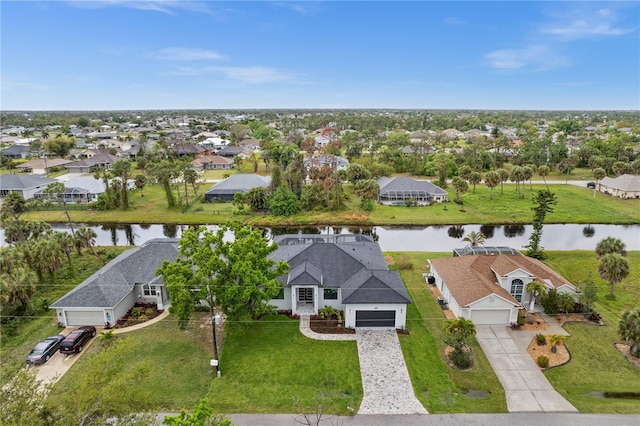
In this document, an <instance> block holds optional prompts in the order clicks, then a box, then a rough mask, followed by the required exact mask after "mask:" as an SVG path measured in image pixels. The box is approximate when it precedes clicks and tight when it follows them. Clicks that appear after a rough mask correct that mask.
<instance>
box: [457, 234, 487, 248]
mask: <svg viewBox="0 0 640 426" xmlns="http://www.w3.org/2000/svg"><path fill="white" fill-rule="evenodd" d="M486 239H487V237H486V236H485V235H484V234H483V233H482V232H476V231H471V232H469V234H468V235H467V236H466V237H464V238H463V239H462V241H464V242H465V243H469V244H468V245H470V246H471V247H476V246H481V245H484V242H485V240H486Z"/></svg>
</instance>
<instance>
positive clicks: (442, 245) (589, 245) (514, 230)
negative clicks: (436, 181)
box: [0, 223, 640, 252]
mask: <svg viewBox="0 0 640 426" xmlns="http://www.w3.org/2000/svg"><path fill="white" fill-rule="evenodd" d="M51 226H52V228H53V229H54V230H56V231H63V232H68V233H71V228H70V227H69V226H68V225H67V224H62V223H54V224H51ZM73 226H74V228H75V229H78V228H79V227H80V226H82V224H74V225H73ZM85 226H87V227H88V228H91V229H93V230H94V231H95V232H96V235H97V238H96V244H97V245H99V246H109V245H138V246H139V245H141V244H143V243H144V242H145V241H148V240H150V239H153V238H180V236H181V235H182V232H183V231H184V230H185V229H188V228H189V227H190V226H191V225H166V224H165V225H160V224H157V225H148V224H147V225H139V224H103V225H85ZM206 228H207V229H211V230H217V229H218V227H217V226H215V225H208V226H206ZM500 228H503V229H502V230H500ZM471 231H476V232H482V233H483V234H484V235H485V237H486V241H485V245H487V246H507V247H512V248H515V249H518V250H521V249H522V248H523V247H524V246H525V245H527V244H528V243H529V241H528V239H529V236H530V234H531V231H532V227H531V225H455V226H442V225H439V226H422V227H417V226H414V227H407V226H403V227H385V226H375V227H360V226H349V227H342V226H328V227H284V228H264V231H263V232H264V235H265V236H267V237H268V238H271V237H272V236H275V235H282V234H337V233H340V234H345V233H355V234H365V235H371V236H372V237H373V238H374V240H376V241H378V242H379V243H380V246H381V248H382V250H384V251H446V252H450V251H452V250H453V249H454V248H460V247H464V246H465V245H466V244H467V243H465V242H463V241H462V238H463V237H464V236H465V235H466V234H468V233H469V232H471ZM595 235H597V236H598V238H593V237H594V236H595ZM607 236H612V237H615V238H619V239H621V240H622V241H623V242H624V243H625V244H626V246H627V249H628V250H640V225H587V226H585V225H572V224H565V225H545V226H544V229H543V234H542V241H541V244H542V246H543V247H544V248H545V249H547V250H595V246H596V244H597V243H598V240H601V239H602V238H605V237H607ZM0 244H1V245H6V242H5V235H4V230H3V229H1V228H0Z"/></svg>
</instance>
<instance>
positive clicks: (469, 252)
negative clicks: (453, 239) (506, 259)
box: [453, 246, 522, 257]
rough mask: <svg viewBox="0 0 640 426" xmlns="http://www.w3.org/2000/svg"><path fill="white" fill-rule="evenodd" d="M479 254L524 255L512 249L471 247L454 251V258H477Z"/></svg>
mask: <svg viewBox="0 0 640 426" xmlns="http://www.w3.org/2000/svg"><path fill="white" fill-rule="evenodd" d="M478 254H487V255H496V254H522V253H520V252H519V251H518V250H516V249H514V248H511V247H484V246H469V247H464V248H457V249H453V257H457V256H475V255H478Z"/></svg>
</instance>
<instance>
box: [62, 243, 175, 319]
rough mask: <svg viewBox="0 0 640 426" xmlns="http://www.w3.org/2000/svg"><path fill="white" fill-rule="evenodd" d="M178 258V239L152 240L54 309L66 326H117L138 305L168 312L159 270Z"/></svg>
mask: <svg viewBox="0 0 640 426" xmlns="http://www.w3.org/2000/svg"><path fill="white" fill-rule="evenodd" d="M177 257H178V240H177V239H169V238H160V239H153V240H149V241H147V242H146V243H144V244H143V245H142V246H140V247H136V248H133V249H131V250H127V251H125V252H124V253H122V254H121V255H120V256H118V257H116V258H115V259H113V260H112V261H111V262H109V263H108V264H107V265H106V266H104V267H103V268H102V269H100V270H99V271H98V272H96V273H95V274H93V275H92V276H90V277H89V278H87V279H86V280H85V281H84V282H83V283H82V284H80V285H79V286H77V287H76V288H74V289H73V290H71V291H70V292H68V293H67V294H65V295H64V296H62V297H61V298H60V299H58V300H56V301H55V302H54V303H52V304H51V306H50V307H51V308H52V309H55V310H56V315H57V317H58V322H59V323H60V324H62V325H63V326H65V327H69V326H76V325H93V326H104V325H106V324H109V325H114V324H116V321H117V320H118V319H120V318H122V317H123V316H124V315H125V314H126V313H127V311H128V310H129V309H131V307H133V306H134V305H135V304H136V303H138V302H140V303H154V304H156V306H157V308H158V309H159V310H165V309H167V308H168V306H169V304H170V302H169V297H168V295H167V289H166V288H165V286H164V283H163V282H162V278H161V277H159V276H157V275H156V270H157V269H158V268H159V267H160V266H162V262H163V261H165V260H168V261H174V260H175V259H176V258H177Z"/></svg>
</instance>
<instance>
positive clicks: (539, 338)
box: [536, 333, 547, 346]
mask: <svg viewBox="0 0 640 426" xmlns="http://www.w3.org/2000/svg"><path fill="white" fill-rule="evenodd" d="M536 343H537V344H538V346H544V345H546V344H547V337H546V336H545V335H544V334H542V333H538V334H536Z"/></svg>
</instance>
